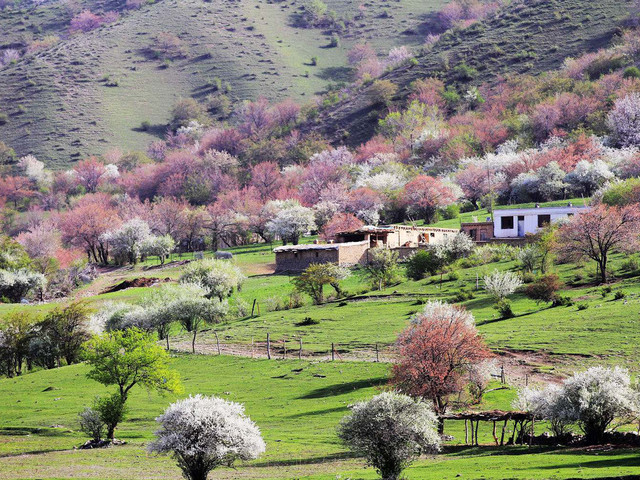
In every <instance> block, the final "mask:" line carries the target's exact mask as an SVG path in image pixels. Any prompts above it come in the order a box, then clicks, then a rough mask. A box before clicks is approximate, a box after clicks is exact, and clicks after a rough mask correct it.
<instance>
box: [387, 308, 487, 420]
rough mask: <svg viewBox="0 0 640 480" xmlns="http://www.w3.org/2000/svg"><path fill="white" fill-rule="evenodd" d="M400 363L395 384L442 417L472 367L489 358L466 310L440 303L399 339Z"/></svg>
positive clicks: (394, 371)
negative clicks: (425, 403) (425, 401)
mask: <svg viewBox="0 0 640 480" xmlns="http://www.w3.org/2000/svg"><path fill="white" fill-rule="evenodd" d="M398 347H399V354H400V357H399V361H398V363H397V364H395V365H394V366H393V377H392V383H393V384H394V385H395V386H396V387H397V388H398V389H400V390H401V391H403V392H405V393H407V394H408V395H411V396H413V397H420V398H424V399H425V400H429V401H431V402H432V403H433V408H434V411H435V412H436V414H438V415H439V416H441V415H443V414H444V413H445V412H446V410H447V406H448V401H449V397H450V396H451V395H454V394H456V393H458V392H460V391H461V389H462V388H463V387H464V379H465V378H466V376H465V373H466V372H468V370H469V367H471V366H472V365H474V364H478V363H480V362H482V361H484V360H486V359H487V358H488V357H489V356H490V352H489V349H488V348H487V346H486V344H485V342H484V340H483V339H482V337H481V336H480V335H479V334H478V331H477V330H476V328H475V325H474V323H473V317H472V316H471V314H470V313H469V312H467V311H466V310H465V309H464V308H462V307H459V306H456V305H447V304H442V303H439V302H434V303H429V304H427V306H426V308H425V311H424V312H423V313H421V314H418V315H417V316H416V317H415V318H414V320H413V322H412V323H411V325H410V326H409V327H408V328H407V329H406V330H405V331H404V332H402V333H401V334H400V337H399V338H398Z"/></svg>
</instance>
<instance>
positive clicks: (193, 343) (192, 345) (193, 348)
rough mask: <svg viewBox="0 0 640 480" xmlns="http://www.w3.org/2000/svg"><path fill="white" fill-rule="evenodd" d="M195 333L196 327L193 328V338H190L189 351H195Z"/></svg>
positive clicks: (196, 332)
mask: <svg viewBox="0 0 640 480" xmlns="http://www.w3.org/2000/svg"><path fill="white" fill-rule="evenodd" d="M196 335H198V330H197V329H196V328H194V329H193V340H191V353H196Z"/></svg>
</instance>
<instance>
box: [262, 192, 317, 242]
mask: <svg viewBox="0 0 640 480" xmlns="http://www.w3.org/2000/svg"><path fill="white" fill-rule="evenodd" d="M315 228H316V224H315V215H314V211H313V210H312V209H310V208H307V207H303V206H302V205H300V204H299V203H297V202H293V203H291V204H290V205H286V206H285V207H284V208H282V209H281V210H280V211H278V212H277V213H276V215H275V217H274V218H273V219H271V220H270V221H269V222H267V231H268V232H269V233H270V234H271V235H273V236H277V237H280V238H281V239H282V241H283V243H285V244H286V243H287V242H291V243H293V244H294V245H297V244H298V240H299V239H300V236H301V235H303V234H304V233H306V232H308V231H310V230H313V229H315Z"/></svg>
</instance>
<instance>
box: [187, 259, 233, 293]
mask: <svg viewBox="0 0 640 480" xmlns="http://www.w3.org/2000/svg"><path fill="white" fill-rule="evenodd" d="M245 280H246V277H245V276H244V274H243V273H242V271H241V270H240V268H238V267H237V266H236V265H234V264H233V263H231V262H228V261H226V260H215V259H209V258H207V259H204V260H199V261H196V262H191V263H190V264H189V265H187V268H185V270H184V272H183V273H182V275H181V276H180V282H181V283H195V284H199V285H202V286H203V287H204V288H205V289H206V291H207V297H209V298H213V297H216V298H218V299H219V300H220V301H222V300H224V299H225V298H227V297H228V296H229V295H231V293H232V292H233V291H234V290H239V289H240V288H242V284H243V283H244V281H245Z"/></svg>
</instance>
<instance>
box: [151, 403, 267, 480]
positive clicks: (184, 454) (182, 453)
mask: <svg viewBox="0 0 640 480" xmlns="http://www.w3.org/2000/svg"><path fill="white" fill-rule="evenodd" d="M156 421H157V422H158V423H159V424H160V430H158V431H157V432H156V436H157V439H156V440H155V441H154V442H153V443H151V444H150V445H149V451H151V452H156V453H160V454H172V455H173V456H174V458H175V459H176V460H177V462H178V466H179V467H180V469H181V470H182V472H183V474H184V476H185V478H187V480H206V479H207V477H208V476H209V473H210V472H211V470H213V469H214V468H217V467H219V466H223V465H224V466H232V465H233V463H234V462H235V461H236V460H252V459H255V458H258V457H259V456H260V455H261V454H262V453H264V451H265V443H264V440H263V439H262V435H261V434H260V430H259V428H258V427H257V425H256V424H255V423H253V422H252V421H251V419H250V418H249V417H247V416H246V415H245V413H244V407H243V406H242V405H241V404H239V403H235V402H229V401H226V400H223V399H221V398H217V397H205V396H202V395H196V396H194V397H189V398H186V399H184V400H178V401H177V402H175V403H172V404H171V405H169V407H168V408H167V409H166V410H165V412H164V414H162V415H161V416H159V417H158V418H157V419H156Z"/></svg>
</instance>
